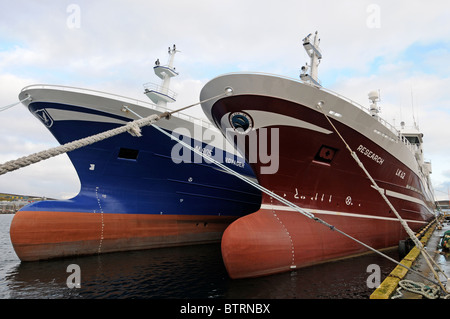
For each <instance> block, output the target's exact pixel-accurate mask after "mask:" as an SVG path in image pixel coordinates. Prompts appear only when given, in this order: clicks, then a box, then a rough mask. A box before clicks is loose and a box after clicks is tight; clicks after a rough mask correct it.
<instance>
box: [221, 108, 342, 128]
mask: <svg viewBox="0 0 450 319" xmlns="http://www.w3.org/2000/svg"><path fill="white" fill-rule="evenodd" d="M244 112H246V113H248V114H250V115H251V117H252V118H253V121H254V128H255V129H258V128H261V127H270V126H276V125H285V126H295V127H299V128H303V129H307V130H311V131H316V132H319V133H323V134H331V133H333V132H332V131H330V130H327V129H324V128H322V127H320V126H317V125H314V124H311V123H309V122H306V121H302V120H299V119H296V118H293V117H290V116H286V115H282V114H279V113H273V112H266V111H257V110H244ZM226 116H227V118H228V114H226Z"/></svg>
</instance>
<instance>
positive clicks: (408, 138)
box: [405, 136, 420, 144]
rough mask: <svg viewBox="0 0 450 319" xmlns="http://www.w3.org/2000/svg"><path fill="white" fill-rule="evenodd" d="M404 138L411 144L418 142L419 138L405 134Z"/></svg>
mask: <svg viewBox="0 0 450 319" xmlns="http://www.w3.org/2000/svg"><path fill="white" fill-rule="evenodd" d="M405 137H406V139H407V140H408V142H410V143H411V144H419V143H420V141H419V138H418V137H417V136H405Z"/></svg>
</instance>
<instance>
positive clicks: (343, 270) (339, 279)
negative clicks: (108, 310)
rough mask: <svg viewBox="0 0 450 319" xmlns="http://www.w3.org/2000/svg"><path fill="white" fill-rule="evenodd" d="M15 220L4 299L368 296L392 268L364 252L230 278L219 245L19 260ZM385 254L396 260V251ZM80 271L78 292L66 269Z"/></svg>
mask: <svg viewBox="0 0 450 319" xmlns="http://www.w3.org/2000/svg"><path fill="white" fill-rule="evenodd" d="M13 216H14V215H0V298H1V299H368V298H369V296H370V295H371V293H372V292H373V291H374V289H375V288H371V287H368V284H367V281H368V278H369V276H370V275H371V274H372V271H373V270H369V271H368V267H369V265H378V266H379V267H380V268H379V269H380V270H381V281H383V279H384V278H385V277H386V276H387V275H388V274H389V273H390V271H391V270H392V269H393V268H394V267H395V265H394V264H393V263H392V262H391V261H389V260H387V259H386V258H384V257H382V256H380V255H378V254H375V253H371V254H367V255H364V256H360V257H355V258H351V259H345V260H339V261H335V262H330V263H325V264H321V265H316V266H312V267H308V268H303V269H298V270H296V271H293V272H290V273H284V274H278V275H272V276H267V277H262V278H253V279H240V280H231V279H230V278H229V277H228V275H227V273H226V270H225V267H224V265H223V263H222V258H221V253H220V244H210V245H199V246H189V247H177V248H164V249H154V250H145V251H134V252H123V253H111V254H103V255H97V256H86V257H77V258H65V259H60V260H52V261H40V262H26V263H22V262H20V260H19V259H18V258H17V256H16V255H15V252H14V249H13V247H12V245H11V241H10V237H9V227H10V223H11V221H12V218H13ZM384 253H385V254H387V255H389V256H390V257H392V258H394V259H396V260H398V253H397V250H396V249H392V250H389V251H385V252H384ZM71 264H75V265H78V266H79V269H80V285H81V287H80V288H69V287H68V285H67V279H68V277H69V276H70V275H71V274H72V272H71V271H69V272H68V271H67V267H68V266H69V265H71Z"/></svg>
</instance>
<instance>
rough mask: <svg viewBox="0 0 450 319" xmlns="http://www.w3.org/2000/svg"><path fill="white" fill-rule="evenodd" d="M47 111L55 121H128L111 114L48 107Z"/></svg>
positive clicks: (118, 122) (121, 122)
mask: <svg viewBox="0 0 450 319" xmlns="http://www.w3.org/2000/svg"><path fill="white" fill-rule="evenodd" d="M46 110H47V112H48V113H49V114H50V116H51V117H52V118H53V120H54V121H71V120H72V121H89V122H100V123H114V124H122V125H124V124H126V123H127V122H125V121H122V120H119V119H115V118H112V117H109V116H104V115H97V114H89V113H85V112H77V111H69V110H60V109H52V108H47V109H46Z"/></svg>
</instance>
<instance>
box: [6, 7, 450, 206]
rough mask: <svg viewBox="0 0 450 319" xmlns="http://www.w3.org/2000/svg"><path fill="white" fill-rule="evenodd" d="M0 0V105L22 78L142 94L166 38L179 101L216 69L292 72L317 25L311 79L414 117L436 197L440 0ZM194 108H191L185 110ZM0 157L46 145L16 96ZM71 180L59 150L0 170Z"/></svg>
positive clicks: (448, 124)
mask: <svg viewBox="0 0 450 319" xmlns="http://www.w3.org/2000/svg"><path fill="white" fill-rule="evenodd" d="M1 6H2V8H1V10H0V84H1V85H0V108H1V107H2V106H5V105H8V104H11V103H14V102H17V101H18V94H19V92H20V90H21V89H22V88H23V87H25V86H27V85H31V84H38V83H44V84H61V85H68V86H76V87H83V88H90V89H97V90H101V91H106V92H111V93H116V94H120V95H125V96H129V97H133V98H138V99H142V100H145V101H146V100H147V98H146V97H145V96H144V95H143V93H142V91H143V87H142V84H143V83H146V82H158V80H159V79H157V78H156V77H155V75H154V74H153V70H152V67H153V63H154V61H155V59H156V58H160V59H161V61H163V62H165V61H166V59H167V47H168V46H170V45H172V44H174V43H175V44H176V45H177V48H178V49H179V50H180V51H181V53H179V54H177V56H176V60H175V66H176V67H177V69H178V71H179V72H180V76H179V77H177V78H176V79H174V80H173V81H172V86H171V88H172V89H173V90H175V91H177V92H178V97H179V98H178V101H177V102H176V103H174V104H173V105H171V106H173V108H174V109H175V108H178V107H181V106H184V105H188V104H191V103H194V102H197V101H198V98H199V93H200V90H201V88H202V86H203V85H204V84H205V83H206V82H207V81H208V80H209V79H211V78H213V77H215V76H217V75H220V74H222V73H226V72H234V71H257V72H268V73H275V74H280V75H284V76H288V77H293V78H298V76H299V70H300V68H301V66H302V65H304V63H305V62H307V61H308V59H307V56H306V54H305V52H304V50H303V47H302V45H301V44H302V42H301V39H302V38H303V37H304V36H306V35H307V34H308V33H313V32H315V31H316V30H318V31H319V35H320V38H321V49H322V53H323V56H324V59H323V61H322V63H321V64H320V68H319V78H320V80H321V81H322V85H323V86H324V87H326V88H328V89H331V90H333V91H336V92H339V93H340V94H343V95H345V96H346V97H348V98H351V99H353V100H354V101H356V102H358V103H360V104H362V105H366V106H368V105H369V101H368V99H367V93H368V92H369V91H371V90H374V89H375V90H378V89H379V90H380V92H381V102H380V106H381V108H382V109H381V111H382V113H381V116H382V117H383V118H385V119H386V120H388V121H389V122H391V123H392V124H395V125H399V123H400V121H405V122H406V125H412V124H413V119H415V121H416V122H417V123H418V125H419V126H420V129H421V130H422V131H423V133H424V140H425V146H424V148H425V156H426V159H427V160H430V161H431V162H432V166H433V174H432V180H433V184H434V187H435V194H436V197H437V198H438V199H448V198H449V196H448V188H449V186H450V166H449V163H450V147H447V146H448V143H447V140H448V139H449V138H450V78H449V74H450V72H449V71H450V63H449V62H450V50H449V49H450V21H449V18H450V2H449V1H448V0H429V1H424V0H408V1H397V0H395V1H384V0H383V1H381V0H380V1H377V0H369V1H364V0H346V1H345V0H315V1H301V0H292V1H291V0H288V1H285V0H281V1H266V0H262V1H261V0H228V1H216V0H190V1H185V0H164V1H154V0H142V1H141V0H133V1H130V0H127V1H121V0H108V1H106V0H96V1H76V0H69V1H63V0H40V1H31V0H15V1H10V2H6V1H3V2H2V4H1ZM190 113H191V114H192V115H195V116H198V117H204V115H203V114H202V111H201V108H200V106H197V107H195V108H194V109H192V110H190ZM0 145H1V148H0V163H4V162H6V161H8V160H12V159H16V158H18V157H20V156H24V155H28V154H31V153H34V152H37V151H41V150H44V149H48V148H50V147H54V146H57V145H58V143H57V142H56V141H55V139H54V138H53V137H52V135H51V134H50V133H49V132H48V131H47V129H46V128H45V127H44V126H43V125H42V124H41V123H40V122H38V121H37V120H36V119H35V118H34V117H33V116H32V115H31V114H30V113H29V112H28V111H27V110H26V109H25V108H24V107H23V106H21V105H18V106H16V107H14V108H11V109H8V110H6V111H3V112H0ZM78 190H79V182H78V179H77V177H76V174H75V171H74V169H73V168H72V166H71V164H70V162H69V160H68V157H67V156H66V155H61V156H59V157H56V158H53V159H51V160H47V161H45V162H41V163H38V164H34V165H32V166H30V167H27V168H23V169H21V170H19V171H15V172H11V173H7V174H6V175H2V176H0V192H9V193H20V194H30V195H39V196H47V197H54V198H70V197H72V196H74V195H76V194H77V193H78Z"/></svg>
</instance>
